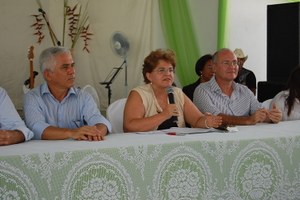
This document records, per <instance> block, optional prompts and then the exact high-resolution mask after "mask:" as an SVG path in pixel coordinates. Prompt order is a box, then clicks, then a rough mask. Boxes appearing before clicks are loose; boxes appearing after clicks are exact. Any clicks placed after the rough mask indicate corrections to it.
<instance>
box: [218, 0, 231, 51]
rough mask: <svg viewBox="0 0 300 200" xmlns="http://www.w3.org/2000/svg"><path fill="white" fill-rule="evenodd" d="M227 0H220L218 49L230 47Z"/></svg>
mask: <svg viewBox="0 0 300 200" xmlns="http://www.w3.org/2000/svg"><path fill="white" fill-rule="evenodd" d="M227 5H228V3H227V0H219V8H218V12H219V14H218V47H217V48H218V49H221V48H225V47H228V37H227V31H228V30H227V27H228V26H227V21H228V20H227Z"/></svg>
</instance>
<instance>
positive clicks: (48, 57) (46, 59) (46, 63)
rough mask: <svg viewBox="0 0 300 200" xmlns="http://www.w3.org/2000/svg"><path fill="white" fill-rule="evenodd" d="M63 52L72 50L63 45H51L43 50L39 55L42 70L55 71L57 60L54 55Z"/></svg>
mask: <svg viewBox="0 0 300 200" xmlns="http://www.w3.org/2000/svg"><path fill="white" fill-rule="evenodd" d="M63 53H69V54H71V51H70V50H69V49H68V48H66V47H61V46H55V47H50V48H47V49H45V50H43V51H42V53H41V54H40V57H39V65H40V70H41V72H42V73H44V71H45V70H50V71H53V70H54V66H55V62H56V61H55V59H54V57H55V56H56V55H59V54H63Z"/></svg>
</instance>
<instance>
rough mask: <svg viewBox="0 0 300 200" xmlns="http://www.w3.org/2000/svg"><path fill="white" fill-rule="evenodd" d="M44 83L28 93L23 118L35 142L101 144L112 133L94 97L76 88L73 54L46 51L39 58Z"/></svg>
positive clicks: (25, 98) (60, 50)
mask: <svg viewBox="0 0 300 200" xmlns="http://www.w3.org/2000/svg"><path fill="white" fill-rule="evenodd" d="M39 64H40V68H41V72H42V74H43V77H44V79H45V81H46V82H45V83H43V84H41V85H40V86H38V87H36V88H34V89H33V90H31V91H30V92H28V93H26V95H25V97H24V114H25V122H26V124H27V126H28V127H29V128H30V129H31V130H32V131H33V132H34V135H35V136H34V137H35V139H45V140H61V139H68V138H73V139H76V140H89V141H100V140H103V139H104V136H105V135H106V134H107V133H108V132H110V131H111V124H110V122H109V121H108V120H107V119H106V118H105V117H104V116H102V115H101V113H100V111H99V109H98V108H97V105H96V102H95V101H94V99H93V98H92V96H91V95H90V94H89V93H88V92H86V91H83V90H81V89H78V88H76V87H74V81H75V68H74V61H73V58H72V55H71V52H70V50H68V49H66V48H64V47H51V48H48V49H45V50H44V51H43V52H42V53H41V55H40V58H39Z"/></svg>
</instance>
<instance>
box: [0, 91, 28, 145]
mask: <svg viewBox="0 0 300 200" xmlns="http://www.w3.org/2000/svg"><path fill="white" fill-rule="evenodd" d="M32 137H33V132H32V131H30V130H29V129H28V128H27V127H26V126H25V123H24V122H23V121H22V119H21V118H20V116H19V114H18V113H17V111H16V109H15V106H14V105H13V103H12V101H11V99H10V98H9V96H8V95H7V93H6V91H5V90H4V89H3V88H1V87H0V145H10V144H17V143H20V142H24V141H28V140H30V139H31V138H32Z"/></svg>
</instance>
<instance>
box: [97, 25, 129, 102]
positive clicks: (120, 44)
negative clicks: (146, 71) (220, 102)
mask: <svg viewBox="0 0 300 200" xmlns="http://www.w3.org/2000/svg"><path fill="white" fill-rule="evenodd" d="M110 46H111V48H112V50H113V52H114V53H115V54H116V55H117V56H120V57H121V58H123V62H122V64H121V65H120V67H114V68H113V69H112V70H111V72H110V73H109V75H108V76H107V77H106V79H105V81H104V82H100V84H101V85H106V88H107V89H108V105H109V104H110V99H111V89H110V84H111V83H112V82H113V80H114V79H115V78H116V76H117V74H118V73H119V72H120V70H121V69H123V66H124V68H125V92H126V94H127V56H128V52H129V42H128V39H127V38H126V36H125V35H124V34H123V33H121V32H119V31H117V32H115V33H113V34H112V37H111V40H110Z"/></svg>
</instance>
